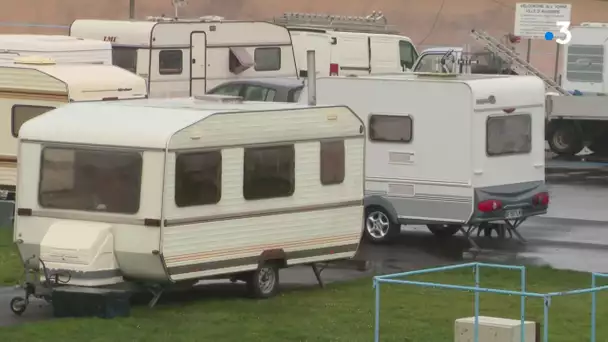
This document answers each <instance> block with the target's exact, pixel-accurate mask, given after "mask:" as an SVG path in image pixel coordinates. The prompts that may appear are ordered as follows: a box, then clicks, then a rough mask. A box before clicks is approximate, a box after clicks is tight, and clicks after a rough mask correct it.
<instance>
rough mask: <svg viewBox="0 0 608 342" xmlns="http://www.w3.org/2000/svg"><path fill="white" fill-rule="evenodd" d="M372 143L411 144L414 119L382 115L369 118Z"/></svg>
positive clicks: (405, 116) (404, 116)
mask: <svg viewBox="0 0 608 342" xmlns="http://www.w3.org/2000/svg"><path fill="white" fill-rule="evenodd" d="M369 139H370V140H371V141H384V142H398V143H409V142H411V141H412V117H411V116H409V115H380V114H372V115H371V116H370V117H369Z"/></svg>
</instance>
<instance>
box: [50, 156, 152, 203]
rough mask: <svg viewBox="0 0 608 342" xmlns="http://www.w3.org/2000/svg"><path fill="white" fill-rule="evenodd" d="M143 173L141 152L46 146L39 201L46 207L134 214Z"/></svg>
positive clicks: (138, 200) (138, 199)
mask: <svg viewBox="0 0 608 342" xmlns="http://www.w3.org/2000/svg"><path fill="white" fill-rule="evenodd" d="M141 173H142V155H141V153H139V152H122V151H111V150H106V151H100V150H86V149H68V148H51V147H47V148H44V149H43V151H42V162H41V167H40V185H39V189H38V191H39V193H38V201H39V203H40V206H41V207H44V208H53V209H66V210H84V211H99V212H108V213H119V214H135V213H137V211H139V202H140V191H141Z"/></svg>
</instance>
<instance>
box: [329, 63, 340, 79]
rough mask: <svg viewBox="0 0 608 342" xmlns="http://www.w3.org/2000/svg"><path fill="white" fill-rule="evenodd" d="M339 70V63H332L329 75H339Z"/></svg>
mask: <svg viewBox="0 0 608 342" xmlns="http://www.w3.org/2000/svg"><path fill="white" fill-rule="evenodd" d="M338 70H340V67H339V65H338V64H336V63H331V64H330V65H329V76H338Z"/></svg>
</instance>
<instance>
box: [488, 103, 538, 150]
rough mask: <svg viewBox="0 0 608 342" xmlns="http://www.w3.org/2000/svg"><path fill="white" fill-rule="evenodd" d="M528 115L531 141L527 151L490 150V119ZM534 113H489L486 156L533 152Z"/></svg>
mask: <svg viewBox="0 0 608 342" xmlns="http://www.w3.org/2000/svg"><path fill="white" fill-rule="evenodd" d="M517 116H519V117H527V118H528V120H529V123H530V124H529V128H530V130H529V132H530V143H529V147H528V149H527V151H521V152H512V151H511V152H499V153H491V152H490V151H489V147H490V146H489V143H488V142H489V138H490V130H489V129H488V126H489V124H490V121H491V120H492V119H497V118H512V117H517ZM532 133H533V132H532V114H530V113H514V114H497V115H489V116H488V117H487V118H486V144H485V145H486V148H485V150H486V156H487V157H505V156H514V155H524V154H530V153H532V147H533V146H532V144H533V142H532Z"/></svg>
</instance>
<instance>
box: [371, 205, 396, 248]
mask: <svg viewBox="0 0 608 342" xmlns="http://www.w3.org/2000/svg"><path fill="white" fill-rule="evenodd" d="M400 231H401V224H399V223H395V222H393V221H392V220H391V217H390V216H389V214H388V213H387V212H386V210H385V209H384V208H382V207H369V208H367V209H366V210H365V224H364V233H363V234H364V236H365V239H366V240H368V241H369V242H373V243H384V242H387V241H389V240H391V239H392V238H394V237H395V236H397V235H399V232H400Z"/></svg>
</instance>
